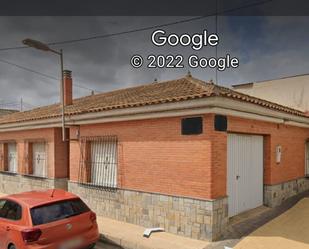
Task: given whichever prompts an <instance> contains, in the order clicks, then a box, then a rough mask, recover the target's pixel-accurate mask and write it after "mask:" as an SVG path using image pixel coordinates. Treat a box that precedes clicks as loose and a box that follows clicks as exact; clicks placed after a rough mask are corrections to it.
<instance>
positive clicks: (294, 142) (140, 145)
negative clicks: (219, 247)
mask: <svg viewBox="0 0 309 249" xmlns="http://www.w3.org/2000/svg"><path fill="white" fill-rule="evenodd" d="M66 84H67V85H66V90H67V92H66V96H67V98H68V99H70V96H71V93H72V87H71V84H72V79H71V76H70V74H69V73H66ZM59 108H60V107H59V105H52V106H47V107H43V108H40V109H36V110H33V111H30V112H28V113H27V114H23V113H20V114H12V115H9V116H7V117H6V118H3V119H0V140H5V141H7V140H12V139H13V138H12V137H13V136H14V135H15V136H17V137H18V138H16V139H20V140H21V142H20V144H21V145H20V146H18V152H19V153H18V154H19V155H23V154H24V150H25V148H26V151H29V145H28V146H27V142H26V143H25V141H28V139H29V137H30V136H33V137H35V134H36V136H40V137H39V138H40V139H45V138H46V137H47V136H48V132H47V131H49V132H50V133H51V134H54V135H50V136H51V137H50V142H49V146H48V148H49V158H52V160H51V163H50V164H49V166H48V169H47V171H48V172H50V173H49V176H50V177H51V178H53V177H54V179H58V178H60V179H62V177H65V176H67V175H66V174H65V173H66V172H68V173H69V181H68V190H69V191H71V192H74V193H77V194H78V195H80V196H81V197H82V198H83V199H84V200H85V201H86V202H87V203H88V204H89V205H90V206H91V208H93V209H94V210H95V211H96V212H97V213H98V215H103V216H107V217H110V218H113V219H118V220H122V221H125V222H130V223H135V224H139V225H142V226H145V227H154V226H162V227H164V228H165V230H166V231H168V232H172V233H175V234H179V235H183V236H187V237H192V238H196V239H207V240H215V239H218V238H219V236H220V234H221V233H222V231H223V230H224V228H225V226H226V225H227V224H228V219H229V217H231V216H234V215H237V214H239V213H241V212H243V211H246V210H249V209H252V208H255V207H258V206H260V205H263V204H264V205H267V206H271V207H273V206H277V205H280V204H281V203H282V201H283V200H285V199H287V198H289V197H291V196H293V195H295V194H297V193H300V192H302V191H305V190H307V189H309V181H308V180H307V178H306V173H307V172H309V171H307V170H306V166H307V167H308V166H309V163H308V158H309V156H308V155H309V153H308V148H309V146H308V138H309V118H308V116H307V115H306V114H305V113H304V112H302V111H299V110H295V109H292V108H289V107H285V106H282V105H279V104H275V103H272V102H269V101H266V100H262V99H259V98H256V97H251V96H248V95H245V94H243V93H239V92H236V91H233V90H231V89H228V88H225V87H221V86H218V85H214V84H212V83H206V82H203V81H201V80H198V79H195V78H193V77H192V76H190V75H188V76H186V77H183V78H181V79H177V80H171V81H165V82H159V83H157V82H155V83H151V84H146V85H142V86H138V87H133V88H127V89H121V90H116V91H112V92H107V93H102V94H97V95H92V96H87V97H83V98H79V99H75V100H74V101H73V102H72V104H70V103H67V105H66V111H65V113H66V124H67V127H69V129H70V144H69V153H67V154H65V153H64V151H65V150H63V147H65V146H66V145H65V143H64V144H62V143H59V142H60V141H61V139H59V137H61V136H60V134H61V133H60V130H59V129H60V128H59V126H60V109H59ZM29 122H30V123H32V124H31V125H32V128H33V129H32V130H29V129H26V128H25V127H27V126H26V125H25V124H26V123H28V125H29ZM33 123H36V125H37V126H36V127H37V128H35V127H34V126H33V125H34V124H33ZM34 128H35V129H34ZM12 129H17V130H18V131H17V130H16V131H14V132H11V130H12ZM43 131H44V132H43ZM17 133H18V135H17ZM25 134H27V135H25ZM59 146H60V147H59ZM61 146H62V147H61ZM306 146H307V147H306ZM7 147H8V145H7ZM30 147H31V146H30ZM32 147H33V146H32ZM3 148H4V151H5V150H6V149H5V146H4V147H3ZM59 148H60V149H59ZM56 150H57V151H56ZM306 150H307V154H306ZM58 153H59V154H58ZM61 153H62V154H61ZM65 155H69V170H68V169H67V167H66V164H65V163H62V162H66V160H65ZM306 155H307V157H306ZM306 158H307V159H306ZM61 160H63V161H62V162H61ZM306 160H307V164H306ZM18 161H19V162H20V164H19V166H18V170H19V171H18V172H19V173H20V174H22V173H23V172H24V170H25V168H26V169H27V165H28V164H27V162H26V163H25V162H24V161H22V160H18ZM57 161H58V162H57ZM2 165H5V164H2ZM2 167H3V166H2ZM28 167H29V166H28ZM3 169H4V168H2V170H3ZM64 169H66V170H64ZM58 170H59V172H60V173H59V172H58ZM1 175H3V176H5V177H7V174H6V173H3V174H1ZM1 175H0V176H1ZM19 177H24V176H19ZM31 179H32V178H31ZM12 184H13V183H12ZM3 185H4V184H3V182H2V181H1V186H2V189H3V188H4V187H3Z"/></svg>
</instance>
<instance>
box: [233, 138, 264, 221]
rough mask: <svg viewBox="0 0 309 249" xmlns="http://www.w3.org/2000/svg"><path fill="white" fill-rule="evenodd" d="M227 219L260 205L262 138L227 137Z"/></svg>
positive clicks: (261, 202) (261, 198)
mask: <svg viewBox="0 0 309 249" xmlns="http://www.w3.org/2000/svg"><path fill="white" fill-rule="evenodd" d="M227 146H228V150H227V194H228V211H229V217H231V216H234V215H236V214H239V213H241V212H243V211H246V210H249V209H252V208H255V207H258V206H261V205H263V136H255V135H240V134H229V135H228V145H227Z"/></svg>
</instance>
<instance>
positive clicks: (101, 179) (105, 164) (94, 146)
mask: <svg viewBox="0 0 309 249" xmlns="http://www.w3.org/2000/svg"><path fill="white" fill-rule="evenodd" d="M91 159H92V160H91V164H92V165H91V182H92V183H93V184H94V185H98V186H106V187H116V186H117V143H116V142H111V141H94V142H92V143H91Z"/></svg>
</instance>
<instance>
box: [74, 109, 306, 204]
mask: <svg viewBox="0 0 309 249" xmlns="http://www.w3.org/2000/svg"><path fill="white" fill-rule="evenodd" d="M213 119H214V115H213V114H208V115H204V132H203V134H201V135H195V136H183V135H181V126H180V125H181V118H180V117H179V118H178V117H177V118H162V119H152V120H140V121H127V122H118V123H106V124H96V125H83V126H81V127H80V135H81V136H102V135H117V136H118V141H119V146H118V186H119V187H121V188H126V189H134V190H141V191H149V192H159V193H164V194H171V195H178V196H191V197H196V198H204V199H209V198H218V197H222V196H225V195H226V172H227V171H226V164H227V162H226V157H227V133H225V132H216V131H214V130H213ZM228 130H229V132H241V133H250V134H262V135H264V136H265V142H264V143H265V146H264V149H265V159H264V161H265V166H264V167H265V170H264V182H265V184H276V183H280V182H283V181H288V180H292V179H295V178H298V177H302V176H304V168H305V165H304V163H305V161H304V158H305V154H304V153H305V141H306V139H307V138H309V129H305V128H298V127H293V126H286V125H277V124H273V123H268V122H260V121H255V120H245V119H241V118H235V117H229V118H228ZM75 133H76V130H75V129H74V128H72V129H71V136H72V137H74V136H75ZM277 144H280V145H281V146H282V149H283V152H282V162H281V163H280V166H278V165H277V164H276V162H275V147H276V145H277ZM80 151H81V148H80V143H79V142H78V141H73V142H71V145H70V172H71V173H70V179H71V180H72V181H77V180H78V170H79V160H80Z"/></svg>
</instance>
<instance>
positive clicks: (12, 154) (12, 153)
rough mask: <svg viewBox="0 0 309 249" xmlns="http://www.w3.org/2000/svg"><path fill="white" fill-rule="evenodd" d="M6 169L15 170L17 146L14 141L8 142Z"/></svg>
mask: <svg viewBox="0 0 309 249" xmlns="http://www.w3.org/2000/svg"><path fill="white" fill-rule="evenodd" d="M8 159H9V160H8V171H10V172H17V146H16V143H9V144H8Z"/></svg>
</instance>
